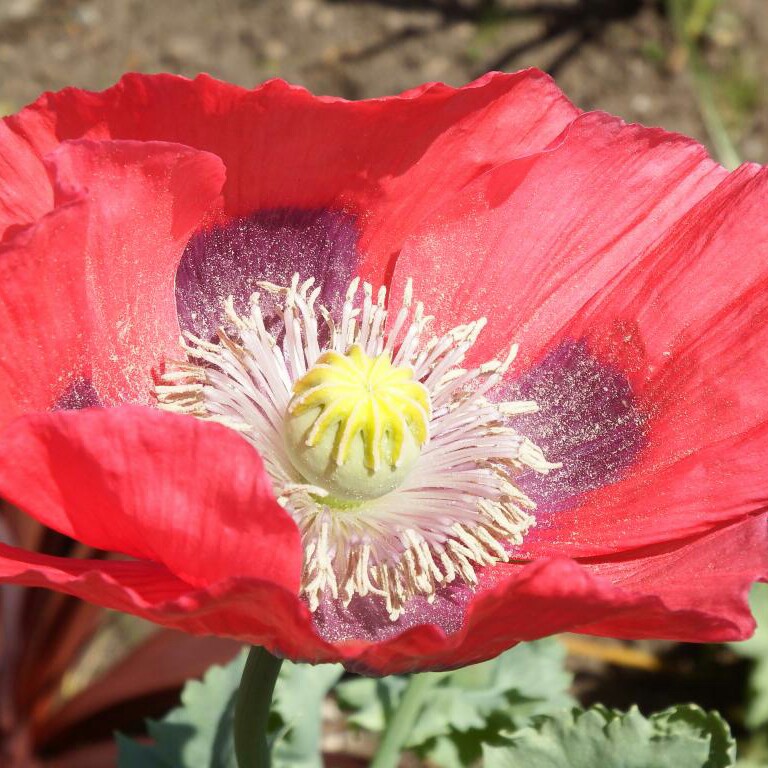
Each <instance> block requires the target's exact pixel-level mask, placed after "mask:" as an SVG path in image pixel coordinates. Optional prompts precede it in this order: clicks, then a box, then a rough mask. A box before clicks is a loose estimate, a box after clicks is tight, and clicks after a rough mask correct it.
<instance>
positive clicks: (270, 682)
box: [234, 646, 283, 768]
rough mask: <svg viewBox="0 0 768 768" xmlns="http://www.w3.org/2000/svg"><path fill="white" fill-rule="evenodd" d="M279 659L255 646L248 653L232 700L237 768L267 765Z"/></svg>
mask: <svg viewBox="0 0 768 768" xmlns="http://www.w3.org/2000/svg"><path fill="white" fill-rule="evenodd" d="M282 663H283V660H282V659H278V658H276V657H275V656H273V655H272V654H271V653H269V651H266V650H264V648H259V647H257V646H254V647H253V648H251V650H250V652H249V653H248V660H247V661H246V662H245V669H244V670H243V676H242V678H241V679H240V688H239V689H238V691H237V702H236V704H235V723H234V729H235V754H236V755H237V765H238V766H239V768H269V764H270V757H269V753H270V747H269V744H268V743H267V720H268V719H269V708H270V705H271V704H272V693H273V691H274V690H275V683H276V682H277V676H278V674H279V673H280V665H281V664H282Z"/></svg>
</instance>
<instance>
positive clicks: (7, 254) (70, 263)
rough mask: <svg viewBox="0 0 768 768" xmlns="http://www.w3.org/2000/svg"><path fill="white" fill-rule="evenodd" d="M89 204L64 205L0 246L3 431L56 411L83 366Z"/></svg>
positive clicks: (0, 413)
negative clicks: (29, 414) (21, 419)
mask: <svg viewBox="0 0 768 768" xmlns="http://www.w3.org/2000/svg"><path fill="white" fill-rule="evenodd" d="M86 209H87V206H86V203H85V202H84V201H79V202H76V203H71V204H69V205H65V206H63V207H61V208H59V209H57V210H56V211H53V212H52V213H49V214H47V215H46V216H44V217H43V218H42V219H40V221H39V222H38V223H37V224H36V225H35V226H34V227H31V228H29V229H27V230H25V231H23V232H19V233H18V234H17V235H16V236H15V237H14V238H13V240H12V241H11V242H9V243H8V244H7V245H0V427H1V426H2V425H3V424H7V423H8V422H9V421H11V420H12V419H13V418H15V417H16V416H18V415H19V414H21V413H23V412H24V411H35V410H45V409H48V408H50V407H51V406H53V404H54V403H55V402H56V399H57V397H58V396H59V395H60V394H61V393H62V392H64V391H65V390H66V388H67V386H68V385H69V384H70V383H71V381H72V380H73V378H74V377H75V376H77V374H78V372H80V371H82V370H83V369H84V367H85V365H86V359H87V355H86V350H87V348H88V346H89V345H88V341H87V338H86V335H85V333H84V332H83V323H84V321H83V317H82V314H81V313H80V312H79V311H78V308H82V307H83V306H85V283H84V281H83V280H82V278H80V279H75V277H74V276H73V271H75V270H79V271H80V272H81V273H82V271H83V266H84V265H83V262H82V254H83V252H84V251H85V239H86V226H87V218H86V217H87V210H86Z"/></svg>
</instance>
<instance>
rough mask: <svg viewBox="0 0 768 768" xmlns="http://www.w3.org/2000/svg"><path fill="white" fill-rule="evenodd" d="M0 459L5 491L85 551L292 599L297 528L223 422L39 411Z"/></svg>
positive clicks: (251, 453)
mask: <svg viewBox="0 0 768 768" xmlns="http://www.w3.org/2000/svg"><path fill="white" fill-rule="evenodd" d="M0 456H2V457H3V462H2V464H0V495H2V496H3V497H4V498H5V499H7V500H8V501H9V502H11V503H12V504H15V505H16V506H18V507H20V508H22V509H23V510H24V511H26V512H28V513H29V514H31V515H32V516H33V517H35V518H36V519H37V520H39V521H40V522H42V523H44V524H45V525H48V526H50V527H51V528H54V529H56V530H58V531H60V532H61V533H65V534H66V535H68V536H71V537H72V538H75V539H78V540H79V541H82V542H84V543H85V544H88V545H89V546H93V547H97V548H99V549H106V550H110V551H114V552H120V553H123V554H126V555H130V556H132V557H137V558H141V559H143V560H149V561H153V562H156V563H162V564H163V565H165V566H166V567H167V568H168V569H169V570H170V571H171V572H172V573H174V574H175V575H176V576H177V577H179V578H181V579H184V580H185V581H187V582H189V583H192V584H196V585H205V584H210V583H213V582H216V581H220V580H222V579H227V578H230V577H238V578H254V579H262V580H268V581H272V582H275V583H276V584H279V585H281V586H282V587H284V588H286V589H288V590H291V591H293V592H298V588H299V575H300V570H301V558H302V551H301V546H300V543H299V532H298V529H297V528H296V525H295V524H294V522H293V521H292V520H291V518H290V517H289V516H288V514H287V513H286V512H285V511H284V510H283V508H282V507H281V506H280V505H279V504H278V503H277V502H276V501H275V499H274V497H273V496H272V490H271V482H270V480H269V477H268V476H267V475H266V473H265V472H264V469H263V467H262V463H261V459H260V457H259V455H258V453H257V452H256V451H255V450H254V449H253V448H252V447H251V446H250V445H249V444H248V443H247V442H246V441H245V440H243V438H242V437H241V436H240V435H238V434H237V433H235V432H234V431H232V430H230V429H228V428H226V427H222V426H219V425H216V424H206V423H204V422H201V421H199V420H197V419H193V418H190V417H188V416H174V415H171V414H167V413H163V412H160V411H156V410H153V409H145V408H141V407H138V406H126V407H121V408H108V409H103V410H102V409H91V410H84V411H78V412H59V413H46V414H34V415H30V416H28V417H23V418H22V419H19V420H17V421H16V422H14V423H13V424H12V425H11V426H10V427H8V428H7V429H6V431H5V432H4V433H3V434H2V437H0Z"/></svg>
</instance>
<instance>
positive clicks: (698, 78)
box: [667, 0, 741, 170]
mask: <svg viewBox="0 0 768 768" xmlns="http://www.w3.org/2000/svg"><path fill="white" fill-rule="evenodd" d="M716 5H717V2H711V0H694V2H693V3H692V4H689V3H688V2H686V0H667V10H668V12H669V17H670V20H671V22H672V28H673V31H674V33H675V35H676V37H677V40H678V43H679V44H680V45H681V46H683V47H684V49H685V52H686V56H687V58H688V64H689V66H690V70H691V77H692V79H693V94H694V96H695V98H696V104H697V106H698V108H699V114H700V115H701V119H702V121H703V123H704V127H705V128H706V130H707V134H708V135H709V139H710V141H711V142H712V147H713V149H714V153H715V156H716V157H717V159H718V160H719V161H720V162H721V163H722V164H723V165H724V166H725V167H726V168H728V170H733V169H734V168H736V167H737V166H738V165H739V164H740V163H741V158H740V157H739V153H738V150H737V149H736V147H735V146H734V143H733V141H731V137H730V135H729V133H728V129H727V128H726V127H725V123H724V122H723V118H722V117H721V115H720V112H719V110H718V109H717V105H716V104H715V97H714V93H713V91H712V79H711V77H710V75H709V71H708V69H707V67H706V64H705V63H704V61H703V60H702V58H701V55H700V52H699V41H700V38H701V35H702V34H703V33H704V29H705V27H706V24H707V22H708V20H709V18H710V17H711V15H712V12H713V11H714V9H715V7H716Z"/></svg>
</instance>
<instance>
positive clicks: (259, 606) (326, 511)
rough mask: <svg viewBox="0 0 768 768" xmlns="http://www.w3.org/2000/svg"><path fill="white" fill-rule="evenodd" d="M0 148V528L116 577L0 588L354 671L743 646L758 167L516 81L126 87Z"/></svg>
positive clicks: (760, 353) (85, 571)
mask: <svg viewBox="0 0 768 768" xmlns="http://www.w3.org/2000/svg"><path fill="white" fill-rule="evenodd" d="M0 141H1V143H0V227H2V230H1V231H3V233H4V234H3V237H2V241H0V297H1V298H2V301H1V302H0V372H1V376H0V403H1V404H2V408H0V414H1V415H0V419H2V422H3V424H4V425H5V429H4V431H3V433H2V436H1V437H0V457H2V458H1V459H0V495H2V496H3V497H4V498H5V499H7V500H8V501H10V502H11V503H13V504H14V505H16V506H17V507H19V508H21V509H23V510H24V511H26V512H27V513H29V514H30V515H32V516H34V517H35V518H36V519H37V520H39V521H40V522H42V523H44V524H45V525H48V526H50V527H51V528H54V529H56V530H58V531H60V532H61V533H64V534H66V535H68V536H71V537H73V538H75V539H78V540H79V541H82V542H83V543H84V544H86V545H88V546H90V547H96V548H100V549H106V550H110V551H113V552H115V553H119V554H121V555H123V556H126V557H125V558H123V559H108V560H98V561H89V560H72V559H63V558H56V557H46V556H41V555H36V554H33V553H30V552H27V551H24V550H21V549H18V548H12V547H9V546H2V548H0V556H1V559H0V578H2V579H3V580H4V581H8V582H14V583H17V584H24V585H27V586H40V587H48V588H51V589H55V590H59V591H62V592H67V593H69V594H72V595H77V596H80V597H82V598H84V599H86V600H90V601H93V602H95V603H98V604H100V605H104V606H108V607H111V608H117V609H119V610H123V611H128V612H131V613H135V614H138V615H140V616H143V617H145V618H148V619H151V620H152V621H155V622H158V623H160V624H163V625H165V626H168V627H175V628H180V629H183V630H185V631H187V632H191V633H197V634H217V635H224V636H231V637H236V638H239V639H240V640H242V641H245V642H248V643H253V644H257V645H264V646H266V647H267V648H268V649H270V650H272V651H274V652H276V653H279V654H282V655H286V656H289V657H291V658H294V659H302V660H308V661H331V660H341V661H343V662H344V663H345V664H346V665H347V666H348V667H350V668H354V669H358V670H364V671H369V672H374V673H388V672H395V671H403V670H416V669H427V668H436V667H443V666H458V665H461V664H467V663H471V662H475V661H479V660H481V659H485V658H488V657H490V656H493V655H494V654H497V653H498V652H500V651H501V650H503V649H505V648H507V647H509V646H510V645H512V644H514V643H516V642H518V641H521V640H530V639H533V638H537V637H541V636H543V635H548V634H551V633H554V632H560V631H563V630H571V631H578V632H584V633H591V634H604V635H612V636H616V637H635V638H639V637H664V638H671V639H679V640H700V641H719V640H725V639H732V638H740V637H744V636H745V635H747V634H748V633H749V632H750V631H751V630H752V627H753V622H752V618H751V616H750V614H749V610H748V608H747V605H746V601H745V594H746V591H747V589H748V587H749V585H750V583H751V582H752V581H754V580H756V579H759V578H762V577H764V576H765V575H766V570H767V567H766V566H767V564H766V552H768V549H767V548H766V520H765V514H766V487H767V484H766V480H765V470H764V465H765V457H766V448H768V418H767V416H768V391H767V390H768V375H766V374H767V373H768V353H766V349H768V344H766V341H768V331H767V330H766V328H768V325H767V324H766V322H765V320H766V318H767V317H768V290H766V288H768V259H766V243H767V242H768V221H767V220H766V217H765V205H766V199H767V195H766V191H767V189H768V177H767V176H766V172H765V171H764V170H762V169H760V168H759V167H756V166H745V167H743V168H741V169H739V170H738V171H736V172H734V173H732V174H728V173H727V172H726V171H725V170H724V169H723V168H721V167H719V166H718V165H717V164H716V163H714V162H713V161H712V160H711V159H709V157H708V156H707V154H706V152H705V151H704V149H703V148H702V147H701V146H699V145H697V144H696V143H695V142H693V141H691V140H689V139H686V138H683V137H681V136H678V135H673V134H669V133H665V132H664V131H661V130H658V129H646V128H643V127H639V126H631V125H630V126H628V125H625V124H624V123H622V122H621V121H620V120H617V119H615V118H612V117H609V116H607V115H604V114H596V113H591V114H581V113H579V111H578V110H576V109H575V108H574V107H573V106H572V105H571V104H570V103H569V102H568V101H567V100H566V99H565V98H564V97H563V96H562V94H560V92H559V91H558V90H557V89H556V87H555V86H554V85H553V84H552V82H551V81H550V80H549V79H548V78H547V77H546V76H544V75H542V74H541V73H539V72H536V71H526V72H521V73H518V74H514V75H504V74H491V75H488V76H486V77H484V78H482V79H480V80H478V81H477V82H475V83H472V84H471V85H469V86H467V87H465V88H460V89H453V88H449V87H447V86H443V85H427V86H424V87H421V88H418V89H416V90H413V91H409V92H407V93H405V94H403V95H401V96H399V97H395V98H385V99H375V100H371V101H362V102H357V103H349V102H345V101H343V100H340V99H335V98H324V97H314V96H312V95H310V94H309V93H307V92H306V91H304V90H303V89H301V88H296V87H293V86H289V85H286V84H285V83H282V82H278V81H271V82H269V83H266V84H265V85H263V86H261V87H260V88H257V89H255V90H253V91H247V90H243V89H241V88H237V87H235V86H231V85H226V84H224V83H220V82H217V81H215V80H212V79H211V78H209V77H199V78H197V79H196V80H194V81H188V80H185V79H182V78H178V77H171V76H137V75H132V76H127V77H126V78H124V79H123V80H122V81H121V82H120V83H119V84H118V85H116V86H115V87H114V88H111V89H109V90H107V91H105V92H104V93H100V94H94V93H87V92H83V91H79V90H72V89H70V90H65V91H62V92H61V93H58V94H48V95H45V96H43V97H42V98H41V99H40V100H39V101H38V102H36V103H35V104H33V105H32V106H30V107H29V108H27V109H25V110H24V111H22V112H21V113H19V114H18V115H15V116H13V117H10V118H6V119H5V121H4V123H3V124H2V129H1V132H0ZM294 275H297V277H294ZM358 278H360V279H361V280H362V281H363V282H360V283H358ZM370 286H374V288H371V287H370ZM379 286H383V288H382V289H381V290H379ZM483 325H485V327H483ZM180 332H181V334H182V341H181V343H180V342H179V336H180ZM513 344H514V345H517V346H512V345H513ZM515 353H517V354H516V356H515ZM77 409H81V410H77Z"/></svg>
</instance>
